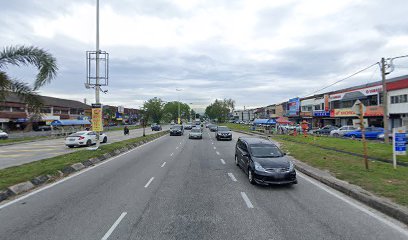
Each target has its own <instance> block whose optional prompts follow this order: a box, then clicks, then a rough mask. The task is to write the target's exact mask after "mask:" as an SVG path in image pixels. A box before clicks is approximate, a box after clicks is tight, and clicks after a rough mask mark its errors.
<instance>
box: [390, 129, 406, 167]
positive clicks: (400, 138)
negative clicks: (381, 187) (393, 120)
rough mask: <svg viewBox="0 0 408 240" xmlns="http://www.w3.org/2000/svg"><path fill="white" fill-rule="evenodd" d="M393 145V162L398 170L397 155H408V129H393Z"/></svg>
mask: <svg viewBox="0 0 408 240" xmlns="http://www.w3.org/2000/svg"><path fill="white" fill-rule="evenodd" d="M392 135H393V136H392V139H393V141H392V145H393V156H392V158H393V159H392V162H393V165H394V168H397V155H406V154H407V145H406V143H407V137H406V127H399V128H393V129H392Z"/></svg>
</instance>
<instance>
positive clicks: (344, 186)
mask: <svg viewBox="0 0 408 240" xmlns="http://www.w3.org/2000/svg"><path fill="white" fill-rule="evenodd" d="M234 131H235V132H239V133H243V134H247V135H252V136H259V137H267V136H265V135H263V134H256V133H248V132H244V131H236V130H234ZM289 157H290V158H291V159H292V161H293V162H294V163H295V167H296V169H297V170H298V171H299V172H302V173H304V174H306V175H307V176H309V177H311V178H313V179H316V180H318V181H320V182H322V183H324V184H325V185H327V186H329V187H331V188H333V189H336V190H337V191H340V192H342V193H344V194H346V195H348V196H349V197H352V198H354V199H356V200H357V201H359V202H362V203H364V204H365V205H367V206H370V207H372V208H374V209H376V210H378V211H380V212H382V213H384V214H386V215H388V216H390V217H392V218H395V219H397V220H398V221H400V222H402V223H404V224H407V225H408V208H406V207H404V206H401V205H398V204H396V203H393V202H391V201H390V200H388V199H385V198H382V197H378V196H376V195H374V194H373V193H371V192H369V191H367V190H364V189H363V188H361V187H359V186H356V185H353V184H350V183H348V182H345V181H342V180H340V179H337V178H335V177H333V176H332V175H330V174H329V173H328V172H326V171H322V170H320V169H317V168H314V167H312V166H309V165H307V164H306V163H304V162H301V161H299V160H297V159H295V158H293V157H292V156H289Z"/></svg>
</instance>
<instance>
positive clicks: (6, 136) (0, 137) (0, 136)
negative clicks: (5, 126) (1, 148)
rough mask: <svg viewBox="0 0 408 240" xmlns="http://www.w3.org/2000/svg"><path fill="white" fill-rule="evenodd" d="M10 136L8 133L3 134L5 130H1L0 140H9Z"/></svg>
mask: <svg viewBox="0 0 408 240" xmlns="http://www.w3.org/2000/svg"><path fill="white" fill-rule="evenodd" d="M7 138H8V134H7V133H6V132H3V130H0V139H7Z"/></svg>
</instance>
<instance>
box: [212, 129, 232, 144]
mask: <svg viewBox="0 0 408 240" xmlns="http://www.w3.org/2000/svg"><path fill="white" fill-rule="evenodd" d="M215 138H216V139H217V140H218V141H219V140H223V139H226V140H230V141H231V140H232V132H231V130H229V129H228V127H226V126H218V127H217V131H216V132H215Z"/></svg>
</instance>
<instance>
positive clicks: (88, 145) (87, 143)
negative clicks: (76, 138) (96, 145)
mask: <svg viewBox="0 0 408 240" xmlns="http://www.w3.org/2000/svg"><path fill="white" fill-rule="evenodd" d="M91 145H92V141H91V139H89V140H88V141H86V146H87V147H90V146H91Z"/></svg>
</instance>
